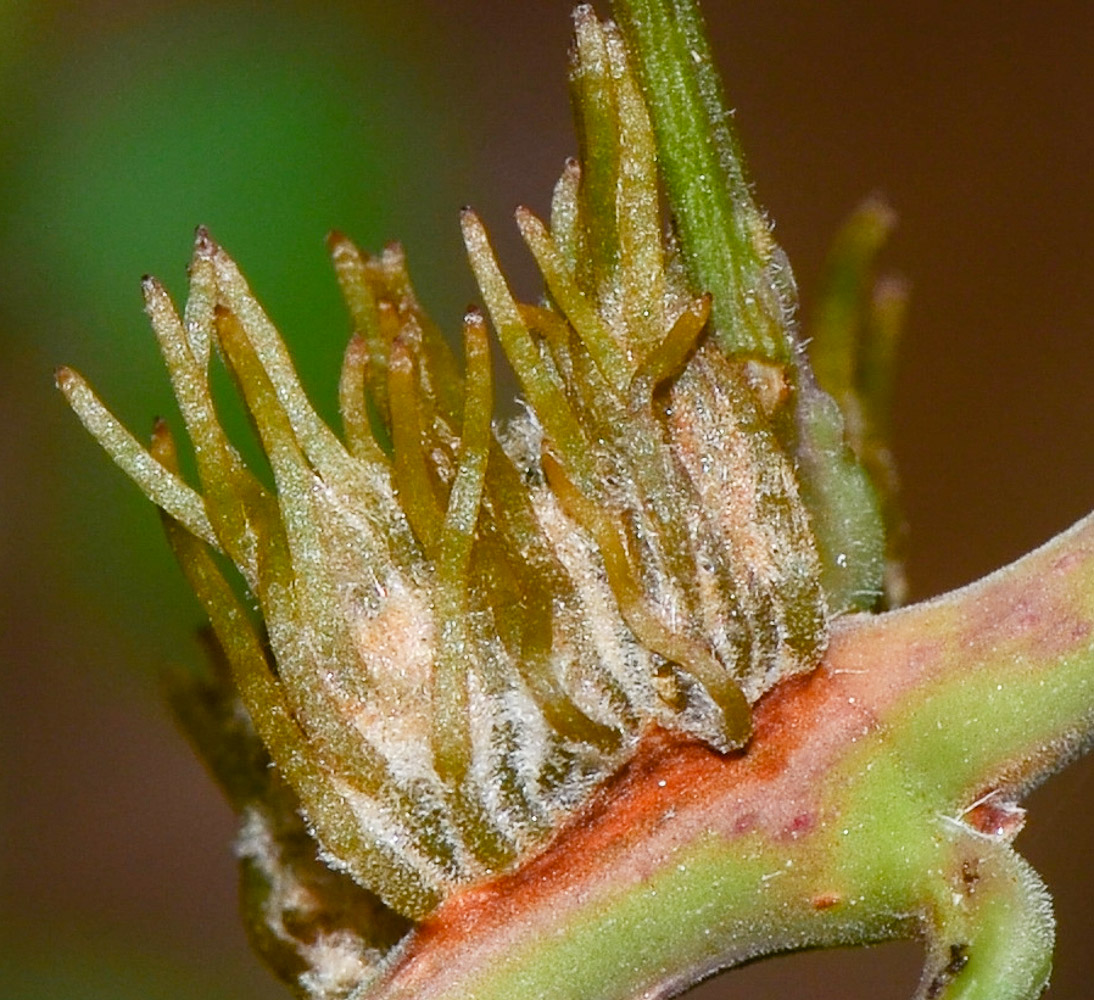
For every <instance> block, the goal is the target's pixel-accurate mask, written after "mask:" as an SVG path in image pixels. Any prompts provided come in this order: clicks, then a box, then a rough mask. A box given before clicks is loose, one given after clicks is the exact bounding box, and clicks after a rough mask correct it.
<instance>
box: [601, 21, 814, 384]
mask: <svg viewBox="0 0 1094 1000" xmlns="http://www.w3.org/2000/svg"><path fill="white" fill-rule="evenodd" d="M613 6H614V9H615V13H616V17H617V18H618V20H619V23H620V26H621V27H622V29H623V32H624V35H625V37H626V40H627V45H628V48H629V49H630V52H631V55H632V56H633V57H634V58H635V62H636V66H637V70H638V76H639V79H640V80H641V82H642V92H643V96H644V97H645V99H646V101H647V103H648V105H649V109H650V117H651V118H652V120H653V127H654V132H655V133H656V135H657V149H658V154H659V156H660V165H661V172H662V176H663V177H664V181H665V188H666V191H667V194H668V200H669V205H670V207H671V209H672V213H673V216H674V218H675V222H676V225H677V227H678V229H679V231H680V237H681V241H680V242H681V247H682V250H683V254H684V258H685V260H686V262H687V266H688V270H689V272H690V274H691V278H692V281H693V284H694V287H695V288H696V289H697V290H698V291H700V292H710V293H711V294H712V295H713V296H714V306H713V316H714V325H715V330H716V333H717V336H718V339H719V341H720V343H721V345H722V347H723V349H724V350H725V351H726V352H727V353H730V354H742V355H750V356H753V357H757V358H761V359H764V360H768V361H776V362H787V361H790V360H792V344H791V340H790V336H789V332H788V328H787V326H788V316H789V314H790V312H791V310H792V308H793V302H792V297H793V296H792V291H791V289H792V286H793V282H792V279H790V276H789V270H788V267H787V265H786V263H785V260H784V259H783V257H782V254H781V252H780V251H779V249H778V247H777V246H776V244H775V242H774V240H773V239H772V236H771V230H770V227H769V226H768V224H767V222H766V220H765V219H764V217H763V214H762V213H761V212H760V210H759V209H758V208H757V207H756V204H755V203H754V202H753V200H752V196H751V194H750V192H749V189H748V183H747V180H746V178H745V170H744V162H743V160H742V157H741V154H740V150H739V148H738V145H737V139H736V136H735V135H734V132H733V127H732V123H731V118H730V113H729V111H728V109H727V108H726V103H725V99H724V97H723V95H722V87H721V82H720V81H719V79H718V74H717V72H716V71H715V69H714V63H713V61H712V59H711V54H710V47H709V45H708V43H707V40H706V31H705V28H704V25H703V22H702V17H701V15H700V14H699V10H698V7H697V6H696V4H695V2H694V0H614V5H613Z"/></svg>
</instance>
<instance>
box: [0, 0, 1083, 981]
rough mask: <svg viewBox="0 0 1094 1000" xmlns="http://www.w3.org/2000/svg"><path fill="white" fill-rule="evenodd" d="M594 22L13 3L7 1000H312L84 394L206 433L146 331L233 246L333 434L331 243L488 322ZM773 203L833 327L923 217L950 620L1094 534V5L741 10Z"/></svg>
mask: <svg viewBox="0 0 1094 1000" xmlns="http://www.w3.org/2000/svg"><path fill="white" fill-rule="evenodd" d="M568 7H569V4H568V3H566V2H562V0H548V2H540V3H524V4H520V3H512V2H509V3H505V2H502V0H479V2H477V3H453V2H448V3H443V2H441V0H403V2H402V3H399V4H380V3H379V2H378V0H368V2H360V3H354V4H350V3H345V4H343V3H338V2H326V3H318V4H312V5H307V6H306V5H303V4H294V3H291V2H279V0H278V2H269V3H245V2H241V0H223V2H220V3H217V4H213V3H205V2H182V0H142V2H141V3H139V4H138V3H132V2H127V0H85V2H80V3H75V2H52V0H40V2H28V0H24V2H12V0H9V2H7V3H0V37H2V38H3V39H4V40H3V42H2V43H0V102H2V104H3V111H2V116H0V122H2V130H0V182H2V186H0V264H2V266H3V279H2V281H0V383H2V384H0V428H2V431H0V572H2V573H3V577H4V579H3V592H2V598H0V599H2V602H3V603H2V605H0V611H2V613H0V629H2V632H0V649H2V653H0V656H2V669H0V769H2V770H0V796H2V801H0V997H2V998H8V997H10V998H13V1000H15V998H19V1000H24V998H47V997H48V998H54V997H57V998H75V1000H82V998H104V1000H105V998H111V1000H119V998H123V1000H124V998H126V997H129V996H134V997H136V996H140V997H142V998H144V1000H148V998H152V1000H169V998H170V1000H174V998H182V997H196V996H201V997H203V998H221V997H225V998H227V997H234V998H240V1000H258V998H267V997H269V998H273V997H279V996H283V995H285V994H284V993H283V992H282V991H281V989H280V988H279V987H278V986H277V985H276V984H274V983H273V982H272V980H270V979H269V978H268V977H267V975H266V974H265V972H263V971H262V970H261V969H260V968H258V966H257V964H256V963H255V962H254V961H253V960H252V959H251V958H250V956H249V954H248V953H247V951H246V948H245V945H244V943H243V941H242V933H241V931H240V929H239V928H238V922H237V918H236V913H235V884H234V883H235V872H234V865H233V861H232V858H231V854H230V850H229V847H228V842H229V838H230V837H231V834H232V826H233V823H232V817H231V816H230V815H229V813H228V810H227V808H226V807H225V806H224V805H223V804H222V803H221V802H220V800H219V799H218V797H217V793H216V792H215V791H214V789H213V788H212V786H211V784H210V783H209V782H208V781H207V780H206V779H205V776H204V775H203V773H202V772H201V769H200V767H199V766H198V765H197V764H196V763H195V761H194V760H193V759H192V758H191V756H190V754H189V751H188V749H187V747H186V746H185V745H184V743H183V741H182V739H181V738H180V737H179V736H178V735H177V734H176V732H175V731H174V729H173V727H172V724H171V722H170V720H169V718H168V716H167V714H166V712H165V710H164V709H163V708H162V707H161V704H160V700H159V692H158V688H157V681H156V675H157V671H158V670H159V669H160V668H161V667H162V666H164V665H165V664H171V663H175V664H178V663H183V664H185V663H187V662H191V661H193V660H194V659H195V658H196V656H197V655H198V653H197V650H196V648H195V646H194V644H193V642H192V640H191V638H190V637H191V634H192V631H193V629H194V627H195V626H196V625H197V623H198V622H199V620H200V616H199V614H198V611H197V609H196V606H195V604H194V602H193V600H192V599H191V598H190V597H189V596H188V594H187V593H186V590H185V587H184V585H183V584H182V583H181V581H180V579H179V578H178V575H177V574H176V572H175V571H174V568H173V566H172V565H171V561H170V557H169V555H168V553H167V551H166V546H165V545H163V543H162V542H161V541H160V540H159V538H158V528H157V524H156V518H155V517H154V515H153V513H152V511H151V509H150V508H147V507H146V506H145V504H144V503H143V501H142V500H141V499H140V498H139V496H138V495H137V493H136V491H135V490H134V489H133V488H132V487H131V486H129V484H128V483H126V482H125V481H124V480H123V478H122V477H121V475H120V474H118V473H116V472H115V470H113V469H112V468H110V467H109V465H108V462H107V461H106V459H105V458H104V457H103V456H102V455H101V454H99V453H98V451H97V449H96V448H95V446H94V445H93V444H92V443H91V441H90V440H89V439H88V438H87V437H86V435H84V433H83V431H82V430H81V429H80V428H79V427H78V425H77V423H76V421H75V420H74V419H73V418H72V417H71V416H70V415H69V414H68V413H67V412H65V410H64V407H63V404H62V402H61V400H60V398H59V397H58V396H57V394H56V393H55V392H53V391H52V388H51V371H52V368H53V367H54V366H55V365H56V364H58V363H61V362H66V363H71V364H74V365H76V366H77V367H79V368H80V369H81V370H83V371H84V372H85V374H87V375H88V376H89V377H90V378H91V379H92V381H93V382H94V383H95V384H96V385H97V387H98V388H99V389H100V390H101V391H102V393H103V395H104V397H105V398H106V399H107V400H108V401H110V402H111V403H112V404H113V405H114V406H115V407H116V411H117V412H119V413H120V415H121V416H122V417H123V418H124V419H125V420H126V421H127V422H128V423H129V424H130V426H133V427H136V428H140V427H144V426H148V424H149V422H150V418H151V416H152V415H153V414H156V413H165V414H167V415H168V416H170V415H171V414H172V412H173V411H172V408H171V404H170V397H169V393H168V390H167V384H166V379H165V377H164V376H163V375H162V374H161V372H160V370H159V368H158V362H157V358H156V354H155V348H154V344H153V340H152V337H151V335H150V333H149V331H148V330H147V327H146V325H145V322H144V319H143V317H142V315H141V312H140V302H139V296H138V293H137V281H138V279H139V277H140V275H141V274H142V273H143V272H145V271H153V272H155V273H157V274H159V275H160V276H161V277H163V278H164V279H165V280H166V281H167V283H168V284H169V286H170V287H172V288H173V290H174V291H175V293H176V295H181V294H182V292H183V287H184V286H183V275H184V265H185V262H186V258H187V256H188V240H189V236H190V232H191V230H192V228H193V226H194V225H195V224H197V223H199V222H204V223H207V224H209V225H210V226H211V228H212V229H213V232H214V234H215V235H216V236H217V237H218V238H219V239H220V240H221V241H222V242H223V243H224V244H225V245H226V246H227V247H228V248H229V249H230V250H231V251H232V252H233V253H234V254H235V255H236V256H237V257H238V259H239V260H240V261H241V262H242V264H243V267H244V269H245V270H246V271H247V273H248V274H249V275H250V277H251V279H252V281H253V283H254V285H255V286H256V290H257V292H258V294H259V296H260V297H261V298H262V299H263V300H264V301H265V302H266V303H267V305H268V306H269V308H270V310H271V312H272V313H273V315H274V317H275V319H277V320H278V321H279V322H280V323H281V325H282V328H283V330H284V331H285V333H286V334H287V337H288V339H289V341H290V343H291V344H292V346H293V348H294V350H295V352H296V353H297V355H298V357H299V359H300V363H301V367H302V369H303V371H304V376H305V379H306V381H307V382H308V384H309V385H311V386H313V387H314V388H315V390H316V392H317V394H318V395H319V396H320V397H321V402H322V404H323V406H325V408H326V410H327V412H329V411H330V409H331V402H332V399H333V393H334V382H335V378H336V367H337V363H338V357H339V355H340V352H341V349H342V343H343V339H344V336H345V334H346V333H347V324H346V320H345V319H344V317H343V316H342V314H341V310H340V306H339V304H338V299H337V294H336V291H335V288H334V283H333V280H332V279H331V278H330V276H329V274H328V272H327V268H326V263H325V259H324V253H323V246H322V237H323V234H324V231H325V229H326V228H327V227H330V226H338V227H340V228H342V229H345V230H346V231H348V232H349V233H351V234H352V235H353V236H355V237H356V238H358V239H359V240H360V241H361V242H362V243H363V244H365V245H367V246H371V247H373V248H376V247H379V245H381V244H382V242H383V241H385V240H387V239H390V238H396V237H397V238H399V239H402V240H403V241H404V242H405V243H406V244H407V247H408V250H409V253H410V258H411V264H412V268H413V270H414V272H415V274H416V275H417V281H418V285H419V288H420V289H421V290H422V293H423V296H424V298H425V299H426V302H427V303H428V304H429V305H430V306H431V308H432V309H433V310H434V312H435V315H436V316H437V318H438V319H440V320H441V321H442V322H443V323H445V324H446V325H448V326H454V325H455V323H456V321H457V318H458V316H459V312H460V310H461V309H462V307H463V305H464V304H465V303H466V302H467V301H468V300H470V299H471V298H472V297H473V291H472V287H471V283H470V280H469V278H468V277H467V276H466V272H465V269H464V267H463V265H462V261H461V257H460V251H459V242H458V237H457V225H456V210H457V208H458V206H459V205H461V204H463V203H465V202H466V203H471V204H474V205H475V206H476V207H477V208H479V209H480V210H481V211H482V213H483V214H484V215H485V217H486V220H487V222H488V224H490V226H491V227H492V230H493V232H494V234H495V235H496V237H497V239H498V242H499V244H500V250H501V253H502V255H503V257H504V259H506V261H507V262H508V263H509V264H511V265H512V266H513V269H514V270H515V271H516V272H517V273H518V275H519V281H518V283H523V287H524V289H525V290H526V291H527V292H529V293H531V292H533V291H534V287H535V286H534V279H533V277H532V272H531V268H530V267H529V266H528V265H527V263H526V257H525V255H524V254H523V252H522V251H521V249H520V248H519V246H518V244H517V241H516V239H515V238H514V237H513V236H512V232H513V230H512V227H511V225H510V222H509V219H510V211H511V209H512V207H513V206H514V205H516V204H517V203H519V202H522V201H524V202H527V203H529V204H530V205H532V207H534V208H537V209H541V210H542V209H544V208H545V207H546V204H547V199H548V196H549V192H550V188H551V186H552V184H553V182H554V178H555V177H556V175H557V173H558V170H559V168H560V166H561V163H562V159H563V157H564V156H565V155H567V154H568V153H570V152H572V151H573V142H572V139H571V134H570V130H569V123H568V106H567V96H566V89H565V84H564V71H565V65H566V56H565V53H566V46H567V43H568V36H569V21H568ZM707 14H708V18H709V20H710V22H711V28H712V31H713V35H714V45H715V50H716V54H717V56H718V57H719V61H720V63H721V66H722V69H723V72H724V74H725V77H726V82H727V89H728V91H729V93H730V94H731V95H732V99H733V101H734V102H735V104H736V107H737V120H738V124H739V127H740V130H741V133H742V137H743V142H744V146H745V149H746V150H747V152H748V153H749V159H750V165H751V170H752V176H753V178H754V179H755V181H756V190H757V193H758V196H759V199H760V200H761V202H762V203H763V204H764V205H765V206H766V207H767V208H768V209H769V211H770V213H771V215H772V216H773V218H774V219H775V220H777V223H778V229H777V234H778V236H779V238H780V239H781V240H782V242H783V244H784V246H785V247H786V248H787V250H788V251H789V253H790V256H791V260H792V261H793V262H794V265H795V270H796V273H797V277H798V280H799V283H800V285H801V286H802V290H803V299H804V302H805V304H806V309H808V303H809V302H810V293H811V291H812V290H813V288H814V287H815V282H816V277H817V275H818V272H819V269H820V266H821V263H822V260H823V256H824V252H825V249H826V246H827V243H828V240H829V238H830V236H831V234H832V233H833V232H834V231H835V229H836V228H837V226H838V225H839V223H840V221H841V220H842V218H843V217H844V216H845V215H846V213H847V212H848V211H849V210H850V209H851V208H852V207H853V206H854V205H855V204H856V203H857V202H858V201H859V200H860V199H861V198H862V197H863V196H864V195H866V194H868V193H870V192H873V191H881V192H883V193H884V194H885V195H886V196H887V197H888V198H889V200H890V201H891V203H892V204H893V205H894V207H895V208H896V209H897V210H898V212H899V214H900V218H901V225H900V229H899V230H898V232H897V234H896V237H895V239H894V241H893V244H892V247H891V251H890V253H889V257H888V260H889V262H890V263H891V265H892V266H893V267H894V268H896V269H898V270H899V271H901V272H902V273H903V274H904V275H906V276H907V277H908V278H909V279H910V280H911V282H912V284H913V286H914V298H913V307H912V311H911V316H910V329H909V334H908V337H907V340H906V342H905V344H904V345H903V350H902V364H901V372H900V381H899V385H898V398H897V404H896V407H897V413H896V451H897V455H898V458H899V461H900V465H901V468H902V472H903V476H904V482H905V487H906V494H905V503H906V508H907V513H908V517H909V520H910V523H911V531H912V557H911V562H910V573H911V581H912V586H913V591H914V595H915V596H917V597H922V596H926V595H930V594H933V593H937V592H940V591H942V590H945V589H948V588H951V587H954V586H957V585H960V584H962V583H965V582H968V581H970V580H972V579H974V578H976V577H978V576H980V575H982V574H983V573H985V572H987V571H989V570H991V569H992V568H994V567H996V566H999V565H1001V564H1003V563H1005V562H1007V561H1009V560H1011V559H1013V558H1015V557H1017V556H1018V555H1020V554H1021V553H1022V552H1024V551H1027V550H1028V549H1030V548H1031V547H1033V546H1035V545H1037V544H1038V543H1040V542H1042V541H1044V540H1046V539H1047V538H1049V537H1050V536H1051V535H1053V534H1054V533H1056V532H1057V531H1059V530H1061V529H1062V528H1064V527H1066V526H1067V525H1069V524H1070V523H1072V522H1073V521H1074V520H1076V519H1077V518H1078V517H1080V516H1082V515H1083V514H1085V513H1086V512H1087V511H1089V510H1090V509H1092V508H1094V421H1092V420H1091V418H1090V404H1091V392H1090V386H1091V379H1092V375H1094V319H1092V317H1091V310H1090V303H1091V291H1092V283H1091V279H1090V275H1091V272H1092V270H1094V252H1092V247H1094V242H1092V232H1094V211H1092V204H1094V202H1092V198H1091V186H1090V176H1091V168H1092V166H1094V148H1092V138H1091V137H1092V136H1094V113H1092V112H1094V107H1092V104H1094V88H1092V86H1091V84H1092V80H1091V59H1090V53H1091V52H1092V51H1094V6H1092V5H1091V4H1090V3H1089V2H1087V0H1067V2H1059V3H1051V2H1050V3H1044V2H1020V3H1013V4H997V3H988V2H986V0H972V2H963V3H956V4H955V3H944V2H941V0H919V2H912V0H888V2H881V3H876V2H872V3H868V2H865V0H851V2H843V3H825V4H820V3H813V2H810V0H786V2H783V3H774V4H772V3H760V2H759V0H738V2H734V3H717V2H708V4H707ZM1092 803H1094V761H1092V760H1087V761H1086V762H1085V763H1081V764H1079V765H1077V766H1075V767H1073V768H1071V769H1070V770H1069V771H1067V772H1066V773H1065V774H1063V775H1062V776H1060V777H1059V778H1057V779H1056V780H1055V781H1053V782H1052V783H1051V784H1050V785H1049V786H1048V787H1047V788H1046V789H1043V790H1042V791H1040V792H1038V793H1037V794H1036V795H1035V796H1034V797H1033V799H1032V801H1031V803H1030V805H1031V807H1032V808H1031V816H1030V823H1029V826H1028V829H1027V831H1026V832H1025V833H1024V834H1023V835H1022V837H1021V840H1020V841H1019V846H1020V847H1021V849H1022V850H1023V852H1024V853H1025V855H1026V856H1027V857H1028V858H1029V859H1030V860H1031V861H1032V863H1033V864H1034V865H1035V867H1036V868H1037V869H1038V870H1039V871H1040V872H1041V873H1042V875H1043V876H1044V878H1045V879H1046V881H1047V882H1048V884H1049V886H1050V887H1051V889H1052V890H1053V892H1054V894H1055V896H1056V902H1057V912H1058V914H1059V918H1060V922H1061V928H1060V933H1059V940H1058V948H1057V973H1056V977H1055V985H1054V986H1053V988H1052V990H1051V993H1050V996H1051V997H1053V998H1054V1000H1065V998H1068V1000H1085V998H1087V997H1089V996H1090V994H1091V988H1090V983H1091V982H1094V949H1092V948H1091V947H1090V939H1091V933H1092V932H1091V928H1092V926H1094V922H1092V919H1091V909H1090V905H1091V904H1090V902H1089V901H1090V899H1091V897H1092V895H1094V835H1092V832H1091V829H1092V828H1091V824H1090V819H1091V813H1092V810H1091V804H1092ZM917 961H918V952H917V950H916V949H915V948H914V947H912V946H896V947H886V948H881V949H873V950H871V951H870V952H869V953H865V954H859V953H854V954H828V953H826V954H818V955H808V956H794V957H790V958H787V959H780V960H778V961H775V962H770V963H761V964H759V965H755V966H751V967H749V968H748V969H746V970H743V971H741V972H739V973H737V974H734V975H732V976H729V977H726V978H725V979H723V980H721V981H716V982H714V983H711V984H708V985H707V986H704V987H702V988H701V990H700V991H699V992H697V993H696V996H700V995H702V996H704V997H708V998H714V997H719V996H726V997H730V996H749V997H750V998H752V1000H761V998H776V997H778V998H780V1000H783V998H786V997H795V998H798V997H800V998H803V1000H806V998H808V1000H821V998H827V997H840V998H844V1000H855V998H863V1000H865V998H872V1000H873V998H893V1000H899V998H903V997H906V996H908V995H910V993H911V991H912V987H913V984H914V982H915V980H916V976H917Z"/></svg>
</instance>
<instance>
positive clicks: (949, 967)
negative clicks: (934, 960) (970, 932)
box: [923, 944, 969, 1000]
mask: <svg viewBox="0 0 1094 1000" xmlns="http://www.w3.org/2000/svg"><path fill="white" fill-rule="evenodd" d="M968 964H969V946H968V945H967V944H951V945H950V960H949V961H948V962H947V963H946V964H945V966H943V968H942V969H941V971H940V972H939V973H938V975H936V976H935V977H934V979H932V980H931V982H930V984H929V985H928V986H927V989H926V992H924V994H923V995H924V996H925V997H926V998H927V1000H936V998H937V997H940V996H941V995H942V991H943V990H944V989H945V988H946V987H947V986H949V984H950V983H951V982H953V980H954V979H955V978H956V976H957V975H958V974H959V973H960V972H961V970H962V969H964V968H965V966H966V965H968Z"/></svg>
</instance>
